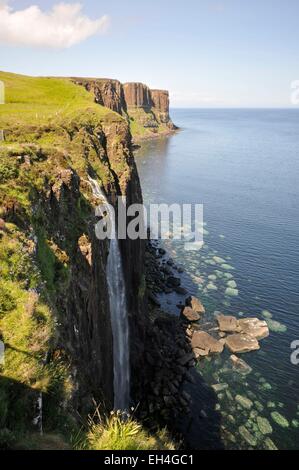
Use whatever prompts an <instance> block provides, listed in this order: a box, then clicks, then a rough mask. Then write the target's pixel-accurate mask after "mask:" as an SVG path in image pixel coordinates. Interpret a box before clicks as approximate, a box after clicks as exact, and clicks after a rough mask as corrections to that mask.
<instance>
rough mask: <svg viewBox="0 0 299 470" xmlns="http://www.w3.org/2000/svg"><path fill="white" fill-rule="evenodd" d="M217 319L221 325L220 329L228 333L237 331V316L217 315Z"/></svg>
mask: <svg viewBox="0 0 299 470" xmlns="http://www.w3.org/2000/svg"><path fill="white" fill-rule="evenodd" d="M216 320H217V322H218V325H219V329H220V331H224V332H227V333H232V332H235V331H237V328H238V320H237V318H236V317H233V316H231V315H222V314H220V315H217V317H216Z"/></svg>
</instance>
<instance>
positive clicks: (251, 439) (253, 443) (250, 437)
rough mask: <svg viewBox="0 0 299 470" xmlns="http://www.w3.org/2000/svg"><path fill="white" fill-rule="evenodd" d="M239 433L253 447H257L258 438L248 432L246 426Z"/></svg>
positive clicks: (241, 427)
mask: <svg viewBox="0 0 299 470" xmlns="http://www.w3.org/2000/svg"><path fill="white" fill-rule="evenodd" d="M239 433H240V435H241V436H242V437H243V439H244V440H245V441H246V442H247V444H249V445H250V446H252V447H255V446H256V445H257V441H256V438H255V437H254V436H253V435H252V434H251V433H250V432H249V431H248V429H247V428H246V427H245V426H240V427H239Z"/></svg>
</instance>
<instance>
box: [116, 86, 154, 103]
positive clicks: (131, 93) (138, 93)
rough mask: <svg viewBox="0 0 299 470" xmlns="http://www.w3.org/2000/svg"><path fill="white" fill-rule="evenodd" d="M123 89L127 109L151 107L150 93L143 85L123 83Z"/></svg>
mask: <svg viewBox="0 0 299 470" xmlns="http://www.w3.org/2000/svg"><path fill="white" fill-rule="evenodd" d="M123 88H124V95H125V100H126V103H127V107H128V108H129V107H133V108H145V109H150V108H152V107H153V101H152V97H151V91H150V89H149V88H148V87H147V86H146V85H144V84H143V83H134V82H131V83H125V84H124V85H123Z"/></svg>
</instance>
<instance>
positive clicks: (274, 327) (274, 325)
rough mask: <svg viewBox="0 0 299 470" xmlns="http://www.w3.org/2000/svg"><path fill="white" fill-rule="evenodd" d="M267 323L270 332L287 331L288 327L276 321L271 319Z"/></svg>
mask: <svg viewBox="0 0 299 470" xmlns="http://www.w3.org/2000/svg"><path fill="white" fill-rule="evenodd" d="M266 323H267V325H268V327H269V329H270V331H274V332H275V333H285V332H286V331H287V327H286V326H285V325H283V324H282V323H279V322H278V321H276V320H271V319H270V318H269V319H267V320H266Z"/></svg>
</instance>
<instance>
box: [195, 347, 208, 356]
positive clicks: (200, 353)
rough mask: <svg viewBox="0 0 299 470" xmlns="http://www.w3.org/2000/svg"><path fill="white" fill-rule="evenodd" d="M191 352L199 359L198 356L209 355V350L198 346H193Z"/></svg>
mask: <svg viewBox="0 0 299 470" xmlns="http://www.w3.org/2000/svg"><path fill="white" fill-rule="evenodd" d="M193 353H194V356H195V358H196V359H199V358H200V357H206V356H208V355H209V351H208V350H206V349H199V348H194V349H193Z"/></svg>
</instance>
